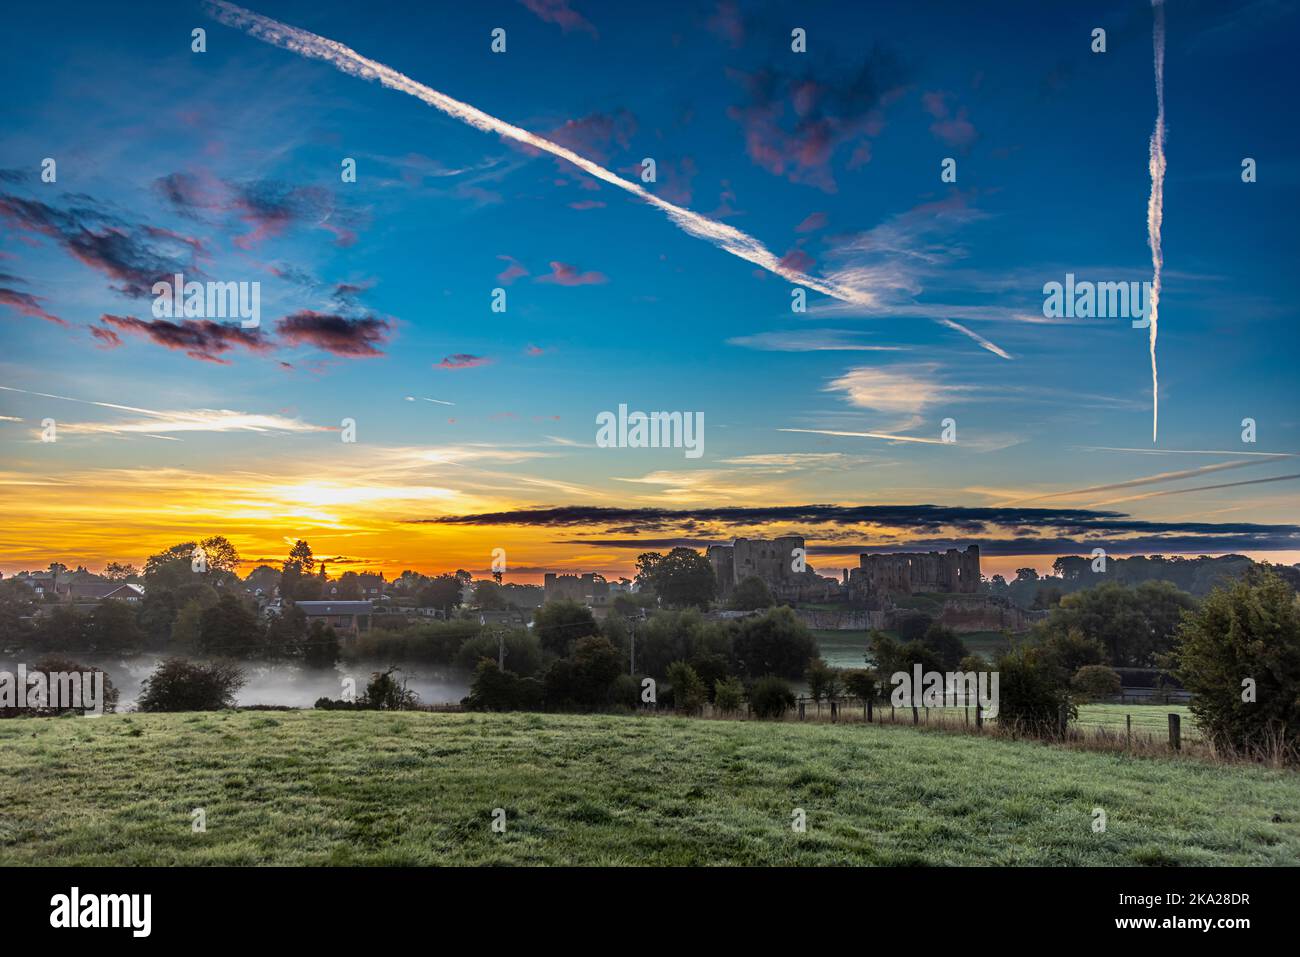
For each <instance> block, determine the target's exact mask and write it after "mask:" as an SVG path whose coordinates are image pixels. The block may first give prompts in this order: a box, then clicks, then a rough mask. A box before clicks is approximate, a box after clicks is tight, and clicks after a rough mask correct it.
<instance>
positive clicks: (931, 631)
mask: <svg viewBox="0 0 1300 957" xmlns="http://www.w3.org/2000/svg"><path fill="white" fill-rule="evenodd" d="M921 644H923V645H925V647H927V648H929V649H930V650H931V651H933V652H934V653H935V654H936V655H937V656H938V657H939V668H938V670H939V671H952V670H953V669H954V668H956V667H957V664H958V662H960V661H961V660H962V659H963V658H965V657H966V643H965V642H964V641H962V640H961V639H960V638H958V637H957V633H956V632H955V631H953V630H952V629H951V628H945V627H944V626H943V625H941V624H939V623H938V622H937V621H936V622H935V623H934V624H932V625H931V626H930V627H929V628H927V629H926V630H925V636H924V637H923V638H922V639H921Z"/></svg>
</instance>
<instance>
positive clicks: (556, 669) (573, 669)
mask: <svg viewBox="0 0 1300 957" xmlns="http://www.w3.org/2000/svg"><path fill="white" fill-rule="evenodd" d="M622 670H623V665H622V662H621V661H620V659H619V656H618V652H617V651H615V650H614V646H613V645H611V644H610V643H609V641H608V639H606V638H601V637H596V636H588V637H586V638H579V639H578V640H577V642H576V643H575V644H574V649H573V656H572V657H571V658H559V659H557V660H556V661H554V662H552V663H551V667H550V668H549V669H548V670H547V672H546V678H545V686H546V705H547V707H548V708H554V709H556V710H559V711H566V710H590V709H595V708H603V707H605V706H607V705H608V704H609V703H610V701H611V697H612V694H613V691H614V682H615V680H616V679H617V678H618V677H619V675H621V674H622Z"/></svg>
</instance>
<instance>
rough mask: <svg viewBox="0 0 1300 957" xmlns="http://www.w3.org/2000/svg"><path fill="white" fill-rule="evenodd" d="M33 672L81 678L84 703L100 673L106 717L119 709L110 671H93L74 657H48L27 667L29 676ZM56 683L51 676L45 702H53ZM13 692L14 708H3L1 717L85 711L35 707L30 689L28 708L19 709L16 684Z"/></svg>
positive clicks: (0, 710) (116, 692)
mask: <svg viewBox="0 0 1300 957" xmlns="http://www.w3.org/2000/svg"><path fill="white" fill-rule="evenodd" d="M33 672H41V673H43V674H45V675H47V676H53V675H57V674H60V673H62V674H66V675H73V674H75V675H78V676H79V680H80V682H81V689H82V690H81V701H82V702H83V703H84V702H85V701H86V699H87V698H88V697H89V696H90V695H91V694H93V693H94V687H93V684H92V683H93V681H94V677H93V676H94V675H97V674H101V675H103V676H104V679H103V680H104V687H103V692H102V695H103V706H104V707H103V711H104V713H105V714H111V713H112V712H113V711H115V710H116V709H117V699H118V690H117V689H116V688H115V687H113V682H112V681H110V680H109V678H108V672H106V671H104V670H103V669H102V668H91V667H88V666H86V665H83V664H80V663H79V662H76V661H73V660H72V659H71V658H64V657H62V656H60V655H46V656H45V657H43V658H41V660H40V661H38V662H36V664H34V665H28V666H27V673H28V675H29V676H30V675H31V674H32V673H33ZM54 680H55V679H53V678H52V677H51V678H50V685H51V687H48V688H47V689H46V698H45V700H46V701H47V702H48V701H51V700H53V696H54V688H53V687H52V685H53V683H54ZM13 690H14V691H15V698H14V701H15V706H14V707H0V718H26V717H35V716H39V715H54V714H58V713H60V711H68V710H72V711H76V712H78V713H81V714H84V713H85V710H86V709H84V708H74V709H59V711H56V710H55V709H53V708H44V707H36V706H35V702H34V701H33V700H32V698H31V697H30V694H31V691H30V689H29V691H28V698H27V704H26V706H25V707H22V708H19V707H17V696H16V691H17V687H16V683H15V685H14V686H13ZM69 690H70V689H69ZM74 697H75V695H74Z"/></svg>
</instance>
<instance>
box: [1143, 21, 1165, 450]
mask: <svg viewBox="0 0 1300 957" xmlns="http://www.w3.org/2000/svg"><path fill="white" fill-rule="evenodd" d="M1151 7H1152V9H1153V11H1154V13H1155V26H1154V28H1153V31H1152V37H1151V42H1152V46H1153V47H1154V50H1155V71H1156V128H1155V129H1154V130H1152V132H1151V149H1150V160H1149V162H1148V166H1149V167H1150V170H1151V198H1150V199H1148V200H1147V243H1148V244H1149V245H1150V246H1151V271H1152V276H1151V301H1150V314H1151V315H1150V319H1151V326H1150V331H1149V332H1148V334H1147V335H1148V337H1149V338H1148V342H1149V343H1150V347H1151V442H1152V444H1155V441H1156V434H1157V432H1158V431H1159V428H1160V375H1159V373H1158V372H1157V370H1156V337H1157V336H1158V335H1159V332H1160V270H1161V267H1163V266H1164V253H1162V252H1161V250H1160V226H1161V224H1162V223H1163V222H1164V216H1165V7H1164V0H1151Z"/></svg>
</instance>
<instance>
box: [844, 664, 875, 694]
mask: <svg viewBox="0 0 1300 957" xmlns="http://www.w3.org/2000/svg"><path fill="white" fill-rule="evenodd" d="M844 689H845V690H846V691H847V692H848V693H849V694H851V695H853V697H855V698H861V699H862V700H863V701H866V700H868V699H874V698H875V697H876V676H875V675H874V674H873V673H872V672H870V671H868V670H867V669H865V668H857V669H855V670H853V671H846V672H844Z"/></svg>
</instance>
